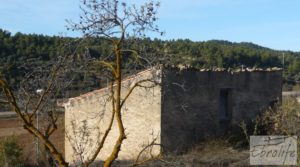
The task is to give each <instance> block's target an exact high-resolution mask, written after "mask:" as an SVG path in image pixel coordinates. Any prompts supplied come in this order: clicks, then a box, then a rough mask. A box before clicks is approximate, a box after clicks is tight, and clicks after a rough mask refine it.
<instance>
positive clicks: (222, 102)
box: [219, 88, 231, 135]
mask: <svg viewBox="0 0 300 167" xmlns="http://www.w3.org/2000/svg"><path fill="white" fill-rule="evenodd" d="M230 122H231V89H230V88H222V89H220V97H219V134H221V135H225V134H227V133H228V130H229V126H230Z"/></svg>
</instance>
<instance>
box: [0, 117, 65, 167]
mask: <svg viewBox="0 0 300 167" xmlns="http://www.w3.org/2000/svg"><path fill="white" fill-rule="evenodd" d="M63 120H64V119H63V117H62V118H60V121H59V123H58V130H57V131H56V132H54V133H53V135H52V137H51V138H50V139H51V141H52V142H53V143H54V145H55V146H57V148H58V150H59V151H60V152H61V153H62V154H63V155H64V121H63ZM6 137H14V138H15V139H16V140H17V143H18V144H19V146H20V147H21V148H22V159H23V160H24V162H26V163H28V164H36V152H37V151H36V150H37V142H36V141H37V140H36V138H34V137H33V136H32V135H31V134H29V133H28V132H27V131H26V130H24V128H23V125H22V122H21V121H20V120H19V118H16V117H14V116H10V117H4V118H3V117H2V118H1V117H0V139H4V138H6ZM39 150H40V152H39V157H41V159H42V157H43V156H42V155H43V153H42V152H41V150H42V146H40V149H39ZM41 161H43V160H41Z"/></svg>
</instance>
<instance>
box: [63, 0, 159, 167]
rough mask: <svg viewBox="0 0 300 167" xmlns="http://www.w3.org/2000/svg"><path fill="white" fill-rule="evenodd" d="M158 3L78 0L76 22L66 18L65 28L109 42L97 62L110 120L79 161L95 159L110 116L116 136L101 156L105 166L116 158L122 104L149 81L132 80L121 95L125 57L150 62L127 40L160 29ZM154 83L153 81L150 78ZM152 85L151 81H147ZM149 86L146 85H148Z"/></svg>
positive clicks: (122, 134)
mask: <svg viewBox="0 0 300 167" xmlns="http://www.w3.org/2000/svg"><path fill="white" fill-rule="evenodd" d="M159 5H160V4H159V3H154V2H153V1H151V2H149V3H145V4H144V5H142V6H140V7H137V6H135V5H127V4H126V3H125V2H119V1H118V0H82V5H81V6H80V9H81V10H82V15H81V16H80V21H79V23H74V22H72V21H68V22H69V26H68V28H69V29H71V30H73V31H81V32H82V33H83V34H84V36H85V37H87V38H88V37H104V38H105V39H106V40H108V41H109V42H110V44H111V49H112V53H111V54H110V55H107V56H102V59H101V60H99V61H98V63H99V64H100V65H101V66H102V67H104V68H105V69H108V71H109V76H107V77H109V79H110V81H111V84H110V89H111V91H110V97H109V98H110V99H111V103H112V104H111V105H112V111H111V112H112V114H111V119H110V123H109V124H108V127H107V128H106V131H105V133H104V134H103V135H102V137H101V139H100V141H99V142H98V143H99V144H98V146H97V148H96V151H95V152H94V154H93V155H92V156H91V157H89V158H87V160H86V161H85V162H84V163H83V164H84V166H89V165H90V164H91V163H92V162H94V161H95V159H96V158H97V156H98V154H99V152H100V151H101V149H102V148H103V145H104V142H105V141H106V138H107V136H108V134H109V132H110V130H111V128H112V124H113V121H114V119H116V121H117V125H118V130H119V137H118V138H117V139H116V141H115V144H114V148H113V150H112V152H111V154H110V155H109V157H108V158H107V159H106V160H105V163H104V166H105V167H108V166H111V164H112V163H113V162H114V161H115V160H116V158H117V157H118V154H119V152H120V150H121V145H122V142H123V140H125V139H126V134H125V129H124V124H123V120H122V114H121V111H122V107H123V104H124V103H125V102H126V100H127V99H128V97H129V96H130V94H131V93H132V91H133V90H134V89H135V88H136V87H139V86H142V83H143V82H153V80H149V79H147V80H141V81H139V82H136V83H135V84H134V85H133V86H132V87H131V88H130V90H129V91H128V93H127V94H126V95H125V97H121V89H122V85H121V81H122V78H123V75H124V74H126V70H128V69H129V68H132V67H128V66H126V65H128V61H126V60H128V59H129V57H131V58H133V59H134V62H142V61H143V62H144V64H145V62H146V63H149V64H151V63H150V62H148V61H147V59H145V58H143V56H140V53H139V52H138V51H136V50H133V49H131V48H130V44H128V42H130V41H134V40H135V39H138V38H143V37H145V33H146V32H147V31H154V32H158V33H161V34H162V32H160V31H159V29H158V27H157V26H156V25H155V22H156V21H157V17H156V15H157V8H158V7H159ZM153 83H154V85H155V84H157V83H155V82H153ZM151 86H153V85H151ZM151 86H150V87H151Z"/></svg>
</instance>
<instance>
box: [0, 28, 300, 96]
mask: <svg viewBox="0 0 300 167" xmlns="http://www.w3.org/2000/svg"><path fill="white" fill-rule="evenodd" d="M76 41H78V38H64V37H58V36H45V35H36V34H22V33H16V34H14V35H12V34H11V33H10V32H9V31H7V30H2V29H0V75H4V76H5V78H6V79H7V80H8V81H9V82H10V83H11V84H12V85H16V84H17V83H18V82H19V81H20V80H21V79H22V77H23V76H24V75H25V73H28V72H30V71H31V70H32V68H34V67H39V66H41V65H43V64H45V63H49V62H51V61H53V60H55V59H56V58H57V56H58V55H59V53H62V51H63V50H64V48H66V43H76ZM128 43H129V44H128V46H130V47H131V48H134V49H136V50H138V51H139V52H140V53H147V54H146V57H147V59H151V61H152V62H153V63H165V64H171V65H177V64H187V65H191V66H194V67H197V68H203V67H205V68H211V67H224V68H229V67H230V68H240V67H241V66H243V67H262V68H266V67H283V54H284V58H285V59H284V69H285V72H284V76H285V78H286V79H287V80H289V81H300V75H299V74H300V53H299V52H291V51H278V50H273V49H269V48H266V47H263V46H259V45H256V44H253V43H249V42H241V43H235V42H230V41H225V40H210V41H206V42H193V41H191V40H188V39H178V40H167V41H164V40H159V39H154V40H150V39H149V38H146V39H135V40H131V41H128ZM84 46H88V47H82V48H79V50H78V53H79V54H80V53H83V52H84V51H85V49H86V48H88V50H89V53H90V54H91V56H92V57H93V58H95V59H98V58H101V57H103V56H106V55H108V54H110V49H109V48H110V46H109V45H108V42H107V40H105V39H103V38H93V39H90V40H88V41H85V42H84ZM126 61H127V62H130V61H131V60H128V59H127V58H126ZM91 69H93V68H91ZM77 75H78V76H77V77H75V82H77V83H81V84H80V85H77V87H76V88H74V89H76V90H84V91H89V90H90V89H93V88H94V87H98V86H99V85H100V84H101V83H98V82H99V80H98V79H97V78H99V76H100V74H99V73H97V71H96V70H92V71H90V72H88V73H85V74H83V73H80V72H79V73H78V74H77ZM82 80H84V82H82Z"/></svg>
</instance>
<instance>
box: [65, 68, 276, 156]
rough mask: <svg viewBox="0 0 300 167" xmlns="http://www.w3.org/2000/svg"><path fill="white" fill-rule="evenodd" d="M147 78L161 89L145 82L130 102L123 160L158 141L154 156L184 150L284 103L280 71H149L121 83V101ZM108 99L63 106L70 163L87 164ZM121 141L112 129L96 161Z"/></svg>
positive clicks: (105, 95)
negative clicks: (138, 83) (158, 144)
mask: <svg viewBox="0 0 300 167" xmlns="http://www.w3.org/2000/svg"><path fill="white" fill-rule="evenodd" d="M144 79H151V80H154V81H155V82H159V83H160V84H159V85H155V86H154V85H153V82H144V83H143V84H144V85H142V87H137V88H136V89H135V90H134V91H133V92H132V94H131V95H130V97H129V98H128V100H127V101H126V103H125V105H124V107H123V110H122V114H123V120H124V126H125V129H126V134H127V139H126V140H124V142H123V145H122V148H121V152H120V154H119V157H118V159H119V160H132V159H134V158H136V156H137V154H138V153H139V152H140V151H141V150H142V149H143V148H144V147H145V145H147V144H149V143H151V142H152V141H154V140H155V142H156V143H160V144H161V146H159V147H158V146H156V147H155V148H153V149H152V150H151V151H152V153H153V154H158V153H160V152H161V151H162V149H163V151H164V152H173V153H174V152H175V153H178V152H183V151H186V150H188V149H189V148H191V147H192V146H193V145H194V144H196V143H197V142H199V141H200V140H202V139H205V138H207V137H211V136H216V135H223V134H225V133H227V132H228V131H230V129H231V127H232V126H234V125H237V124H239V123H240V122H241V121H242V120H250V119H254V118H255V117H256V116H257V115H258V114H259V113H261V112H262V111H264V110H265V109H266V108H268V107H269V106H272V105H274V104H275V103H276V102H280V101H281V91H282V71H281V70H280V69H277V68H272V69H266V70H261V69H251V70H250V69H247V70H237V71H231V70H225V69H215V70H206V69H202V70H196V69H188V68H181V69H179V68H151V69H148V70H145V71H142V72H140V73H138V74H136V75H134V76H132V77H129V78H127V79H125V80H123V82H122V86H123V89H122V90H123V91H122V96H123V97H124V96H125V93H126V92H127V91H128V89H129V88H130V87H132V86H133V85H134V83H136V82H138V81H141V80H144ZM150 87H151V88H150ZM109 96H110V88H103V89H100V90H95V91H93V92H90V93H87V94H84V95H81V96H79V97H75V98H71V99H69V101H68V102H67V103H65V129H66V133H67V135H66V139H65V157H66V160H67V161H69V162H72V161H78V160H79V159H80V157H79V156H78V155H76V153H78V152H80V151H81V152H82V153H83V155H84V157H83V159H84V158H87V157H88V156H89V155H90V153H92V152H93V151H94V150H93V149H95V143H97V142H95V141H97V139H98V138H101V135H102V134H103V132H104V131H105V129H106V127H107V123H108V122H109V118H110V116H111V101H110V98H109ZM83 127H85V129H88V130H87V131H88V132H84V130H83V129H84V128H83ZM83 133H84V135H83ZM117 136H118V130H117V125H116V124H114V125H113V128H112V131H111V133H110V134H109V136H108V138H107V140H106V143H105V144H104V147H103V149H102V151H101V152H100V154H99V156H98V160H104V159H105V158H106V157H107V156H108V155H109V153H110V152H111V150H112V147H113V145H114V143H115V140H116V138H117ZM74 145H75V146H74ZM75 150H76V151H75ZM78 150H79V151H78Z"/></svg>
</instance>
